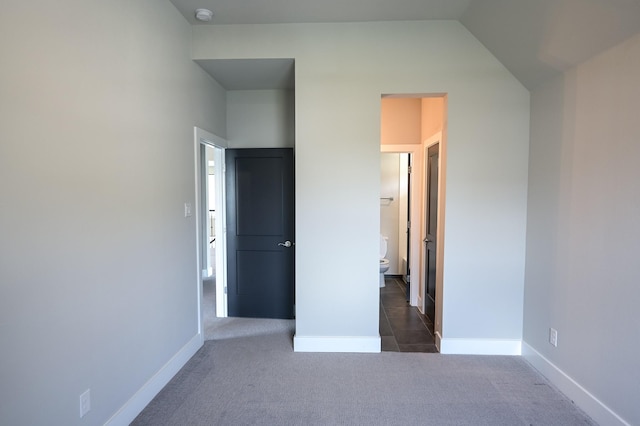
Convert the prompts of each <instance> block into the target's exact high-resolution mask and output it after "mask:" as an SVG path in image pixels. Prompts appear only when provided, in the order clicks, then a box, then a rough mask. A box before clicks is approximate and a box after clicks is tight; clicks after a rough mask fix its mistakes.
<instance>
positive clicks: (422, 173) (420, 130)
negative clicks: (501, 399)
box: [380, 94, 447, 352]
mask: <svg viewBox="0 0 640 426" xmlns="http://www.w3.org/2000/svg"><path fill="white" fill-rule="evenodd" d="M446 103H447V98H446V95H445V94H403V95H383V96H382V100H381V152H382V154H381V160H382V161H381V172H382V171H383V162H384V158H385V157H384V156H385V155H386V154H387V153H397V154H399V155H406V158H407V160H406V161H407V162H410V167H408V169H409V173H407V178H406V181H407V182H406V186H407V188H408V197H409V199H408V201H409V202H408V206H409V207H408V208H407V214H406V219H407V223H406V235H407V255H406V259H407V266H406V268H407V274H406V275H407V277H406V278H405V275H404V274H402V269H400V271H401V272H400V274H399V276H398V275H396V274H398V273H397V272H396V274H393V275H389V276H388V279H389V280H390V282H391V284H392V287H391V289H387V290H382V289H381V298H380V300H381V309H380V312H381V317H380V335H381V339H382V350H400V351H419V352H436V351H438V350H439V347H440V341H441V339H442V316H443V309H442V306H443V297H442V295H443V291H442V290H443V273H442V269H443V265H444V262H443V254H444V251H443V249H442V248H443V246H444V207H445V203H444V200H445V165H446V126H445V123H446ZM436 146H437V147H438V155H437V156H434V155H433V153H434V150H435V149H436V148H434V147H436ZM429 148H431V150H429ZM398 158H403V157H398ZM403 185H404V183H403ZM383 187H384V184H383V183H382V182H381V193H380V197H381V212H380V229H381V231H382V230H383V228H384V226H385V224H384V222H385V221H386V220H387V218H385V214H384V212H383V211H382V208H383V207H382V205H383V202H386V199H388V198H390V197H389V196H388V195H385V194H384V192H385V191H384V188H383ZM429 201H430V202H429ZM401 215H402V216H403V217H402V218H401V219H402V220H404V219H405V217H404V214H403V213H402V212H399V213H398V217H399V218H400V216H401ZM399 226H401V225H399ZM387 229H388V227H387ZM381 234H382V232H381ZM390 269H391V268H390ZM390 272H392V271H391V270H390ZM394 286H396V287H398V286H399V287H400V292H403V291H406V293H407V296H408V297H407V298H406V300H407V302H406V304H405V305H403V306H400V305H398V306H395V307H394V311H393V313H394V314H397V313H400V311H402V312H404V311H406V315H412V318H411V321H409V320H406V321H404V323H405V325H402V324H400V322H401V321H396V323H397V324H396V326H395V327H394V318H383V316H382V314H383V313H385V309H384V305H385V303H384V302H385V300H386V302H387V305H389V304H393V303H399V302H398V299H397V297H398V296H397V295H396V296H391V295H390V292H391V290H394ZM413 316H415V318H413ZM405 319H406V318H405ZM385 320H386V321H385ZM408 323H411V324H414V325H416V326H417V325H424V326H426V328H427V330H428V331H426V332H425V331H424V329H423V328H422V327H416V329H411V330H409V329H407V328H406V324H408ZM387 326H389V327H387ZM385 327H387V328H391V334H393V337H395V346H396V349H393V345H392V344H391V343H392V342H391V341H390V339H388V338H387V337H388V336H385V335H384V334H383V333H387V334H389V333H390V330H388V329H385ZM409 328H411V327H409ZM396 335H397V336H396ZM409 336H411V337H409ZM385 340H387V348H386V349H385ZM409 342H411V343H409ZM411 344H413V345H414V346H409V345H411ZM403 345H406V346H405V347H404V348H403ZM420 345H421V346H420ZM389 346H391V347H389Z"/></svg>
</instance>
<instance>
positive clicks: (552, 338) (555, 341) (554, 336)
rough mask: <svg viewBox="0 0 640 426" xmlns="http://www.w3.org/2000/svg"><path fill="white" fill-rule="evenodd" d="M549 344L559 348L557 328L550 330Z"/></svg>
mask: <svg viewBox="0 0 640 426" xmlns="http://www.w3.org/2000/svg"><path fill="white" fill-rule="evenodd" d="M549 343H551V344H552V345H553V346H556V347H557V346H558V330H556V329H555V328H549Z"/></svg>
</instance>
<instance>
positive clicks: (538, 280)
mask: <svg viewBox="0 0 640 426" xmlns="http://www.w3.org/2000/svg"><path fill="white" fill-rule="evenodd" d="M639 75H640V35H636V36H635V37H633V38H631V39H629V40H628V41H626V42H624V43H623V44H621V45H619V46H617V47H615V48H613V49H611V50H609V51H607V52H605V53H603V54H601V55H599V56H596V57H595V58H592V59H590V60H589V61H587V62H586V63H584V64H582V65H579V66H578V67H576V68H574V69H572V70H570V71H568V72H566V73H565V74H564V75H562V76H561V77H559V78H556V79H554V80H552V81H549V82H547V83H545V84H544V85H542V86H541V87H539V88H538V89H536V90H535V91H534V92H533V93H532V103H531V106H532V112H531V151H530V175H529V188H530V189H529V209H528V225H527V267H526V286H525V299H524V302H525V303H524V340H525V342H526V344H527V345H528V346H529V349H530V350H529V355H530V356H531V359H532V360H533V361H534V362H535V363H536V365H537V366H538V367H539V368H541V369H542V370H543V371H545V373H546V374H548V375H550V376H551V377H552V378H554V379H556V382H557V384H558V385H559V386H561V388H562V389H563V390H564V391H565V393H568V394H569V395H570V396H571V397H572V399H575V400H577V401H579V403H580V404H581V405H582V407H583V408H585V409H586V410H587V411H588V412H589V414H590V415H592V417H594V418H595V419H596V420H597V421H599V422H600V423H601V424H616V421H615V418H614V417H615V416H613V415H612V414H611V413H610V412H608V411H607V410H606V409H603V408H602V407H599V404H598V402H597V401H596V400H599V401H601V402H602V403H603V404H605V405H606V406H608V407H609V408H610V409H611V410H613V411H614V412H615V413H617V414H618V415H619V416H620V417H622V418H623V419H625V420H626V421H627V422H628V423H629V424H640V408H638V394H640V369H639V368H638V353H640V343H639V342H640V315H638V301H639V300H640V287H639V286H638V283H639V282H640V269H638V266H637V265H638V261H637V259H636V257H637V254H638V253H640V223H639V222H638V218H639V217H640V201H639V200H640V189H639V187H638V181H639V180H640V168H638V158H640V144H639V143H638V140H639V137H640V121H639V120H638V111H640V85H639V84H638V76H639ZM549 327H554V328H555V329H557V330H558V346H557V347H553V346H551V345H550V344H549V343H548V333H549ZM556 368H557V369H558V370H556ZM560 371H561V372H563V373H565V374H566V375H568V376H569V378H571V379H572V380H573V381H574V383H571V382H570V381H568V380H567V378H566V377H563V376H562V374H559V372H560ZM576 383H577V384H579V385H581V386H582V387H583V388H584V389H586V391H588V392H590V393H591V394H592V396H593V398H591V396H588V395H586V394H585V393H584V392H583V391H582V390H580V389H579V388H578V387H577V386H576ZM594 398H595V399H594Z"/></svg>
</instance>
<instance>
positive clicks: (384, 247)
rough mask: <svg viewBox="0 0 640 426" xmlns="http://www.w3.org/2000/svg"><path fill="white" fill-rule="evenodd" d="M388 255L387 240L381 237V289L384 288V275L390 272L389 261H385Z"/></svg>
mask: <svg viewBox="0 0 640 426" xmlns="http://www.w3.org/2000/svg"><path fill="white" fill-rule="evenodd" d="M386 254H387V239H386V238H385V237H383V236H382V235H380V287H384V273H385V272H387V271H388V270H389V259H385V258H384V256H385V255H386Z"/></svg>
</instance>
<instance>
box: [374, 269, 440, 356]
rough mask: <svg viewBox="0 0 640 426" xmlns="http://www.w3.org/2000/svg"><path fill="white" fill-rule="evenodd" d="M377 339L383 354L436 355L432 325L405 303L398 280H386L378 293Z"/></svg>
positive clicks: (403, 287) (400, 283)
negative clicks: (415, 353)
mask: <svg viewBox="0 0 640 426" xmlns="http://www.w3.org/2000/svg"><path fill="white" fill-rule="evenodd" d="M380 339H381V341H382V342H381V346H382V351H383V352H431V353H437V352H438V349H437V348H436V345H435V339H434V337H433V323H432V322H431V321H430V320H429V318H427V317H426V316H424V315H423V314H422V313H420V311H419V310H418V308H417V307H415V306H410V305H409V304H408V303H407V301H406V297H405V284H404V282H403V281H402V280H401V279H398V278H386V279H385V287H383V288H381V289H380Z"/></svg>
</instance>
